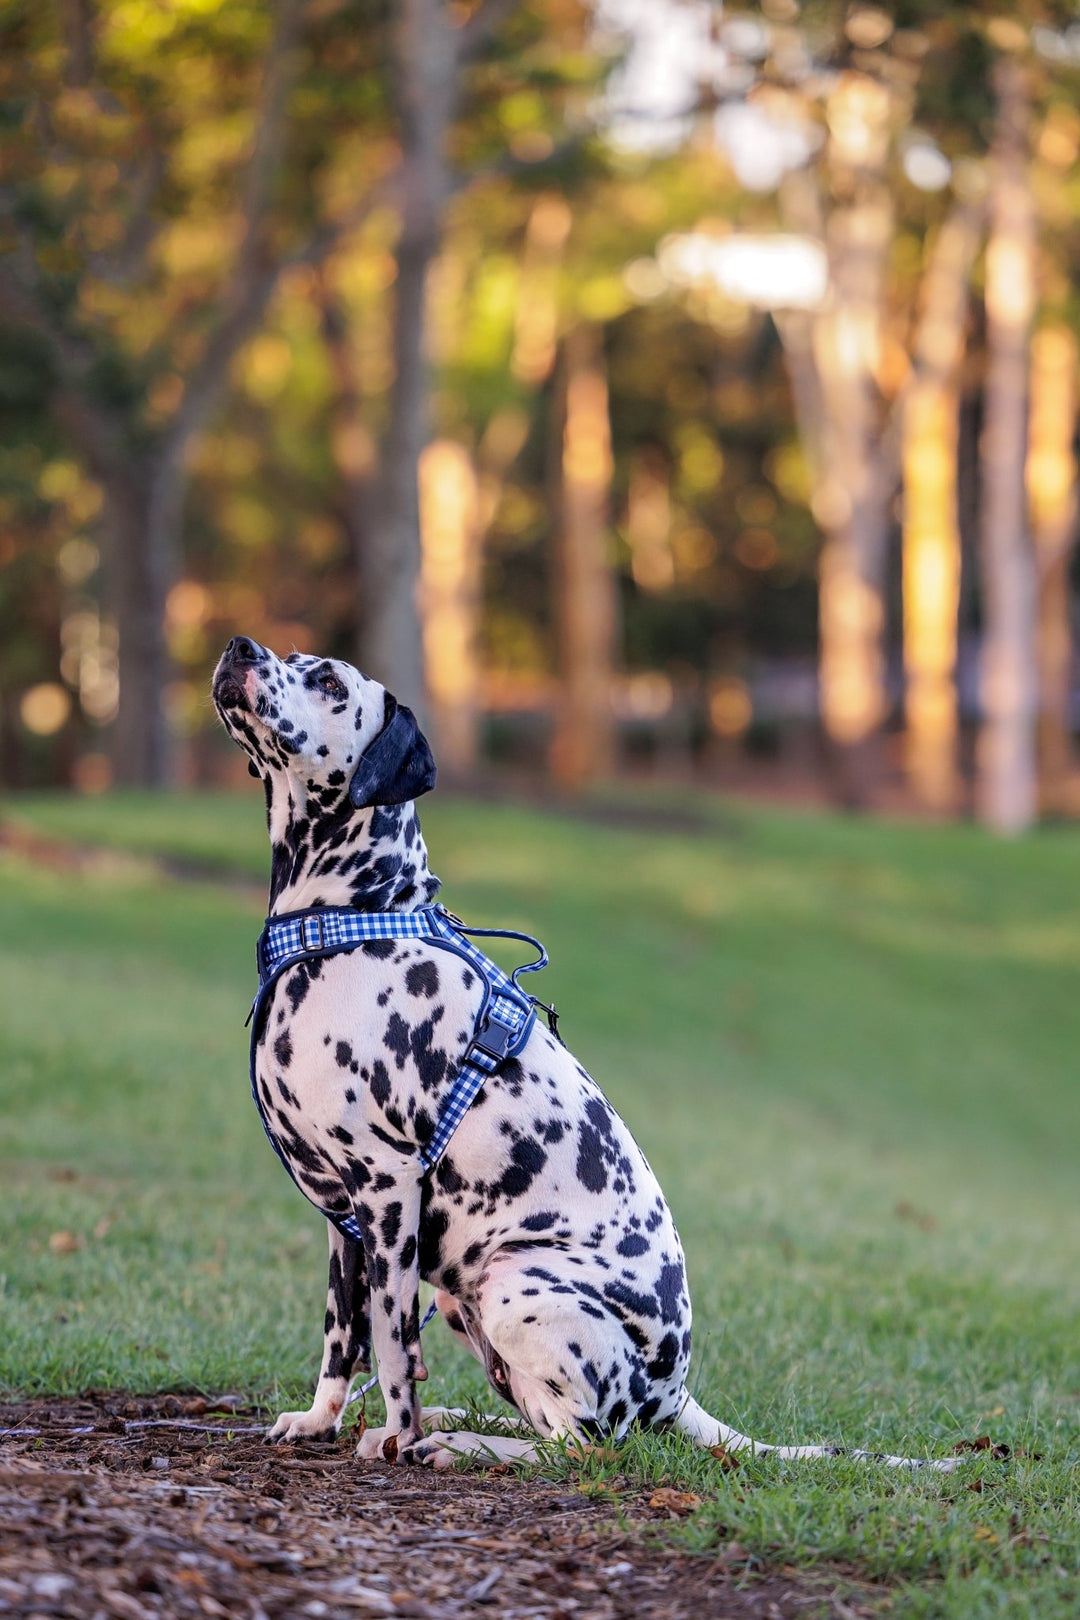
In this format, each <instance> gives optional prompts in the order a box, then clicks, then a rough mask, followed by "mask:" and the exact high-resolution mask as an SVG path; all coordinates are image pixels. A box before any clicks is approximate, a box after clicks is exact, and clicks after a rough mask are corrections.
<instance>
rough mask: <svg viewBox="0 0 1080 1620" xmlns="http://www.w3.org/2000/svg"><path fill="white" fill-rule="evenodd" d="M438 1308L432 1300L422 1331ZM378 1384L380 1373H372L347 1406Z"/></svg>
mask: <svg viewBox="0 0 1080 1620" xmlns="http://www.w3.org/2000/svg"><path fill="white" fill-rule="evenodd" d="M438 1309H439V1307H438V1306H437V1305H436V1303H435V1301H434V1300H432V1302H431V1304H430V1305H429V1306H428V1308H427V1310H426V1311H425V1312H424V1320H423V1321H422V1322H421V1324H420V1331H421V1333H423V1331H424V1329H425V1328H426V1327H427V1325H428V1323H429V1322H430V1321H431V1320H432V1318H433V1317H434V1316H436V1315H437V1314H438ZM378 1384H379V1375H378V1373H377V1372H375V1373H372V1375H371V1377H370V1378H369V1379H368V1381H367V1383H366V1384H361V1385H360V1388H359V1389H354V1390H353V1392H352V1394H351V1395H350V1396H349V1398H348V1400H347V1401H346V1402H345V1405H346V1406H351V1405H352V1404H353V1402H354V1401H362V1400H364V1399H365V1398H366V1397H367V1396H368V1395H370V1394H371V1391H372V1390H373V1389H377V1388H378ZM361 1416H363V1408H361Z"/></svg>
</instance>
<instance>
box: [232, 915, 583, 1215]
mask: <svg viewBox="0 0 1080 1620" xmlns="http://www.w3.org/2000/svg"><path fill="white" fill-rule="evenodd" d="M469 934H476V935H480V936H483V937H485V938H494V939H519V940H522V941H524V942H525V943H527V944H529V945H532V946H534V947H535V949H536V951H537V957H536V960H535V961H534V962H526V963H524V964H523V965H522V966H521V967H519V968H515V970H514V972H513V973H512V974H509V975H508V974H506V973H504V972H503V970H502V968H501V967H499V966H498V964H497V963H496V962H493V961H492V960H491V959H490V957H487V956H485V955H484V953H483V952H482V951H480V950H477V948H476V946H475V945H473V944H472V943H471V941H470V940H469V939H468V938H467V937H466V936H467V935H469ZM380 939H390V940H397V939H401V940H422V941H424V942H425V943H427V944H428V945H434V946H435V947H436V948H437V949H439V950H444V951H449V952H450V953H451V954H452V955H454V956H457V957H459V958H460V959H461V960H462V961H463V962H465V963H467V964H468V966H469V967H470V968H471V969H472V970H473V972H474V973H475V974H476V975H477V977H478V978H479V980H480V982H481V984H482V985H483V990H484V994H483V998H482V1000H481V1003H480V1010H479V1012H478V1013H477V1016H476V1023H475V1026H474V1029H473V1037H472V1040H471V1041H470V1042H469V1045H468V1046H467V1047H466V1049H465V1055H464V1056H463V1058H462V1060H461V1064H460V1066H459V1068H458V1072H457V1075H456V1076H455V1078H454V1081H453V1084H452V1085H451V1087H450V1090H449V1092H448V1093H447V1096H446V1099H445V1101H444V1103H443V1106H442V1111H441V1113H440V1115H439V1118H438V1119H437V1121H436V1123H435V1129H434V1131H433V1132H432V1134H431V1136H430V1138H429V1139H428V1141H427V1142H425V1143H424V1144H423V1145H422V1146H420V1147H419V1148H418V1149H417V1152H418V1155H419V1158H420V1161H421V1163H422V1164H423V1167H424V1174H425V1175H428V1174H430V1172H431V1171H433V1170H434V1169H435V1167H436V1165H437V1164H438V1163H439V1160H440V1159H441V1158H442V1156H443V1154H444V1153H445V1152H446V1150H447V1148H448V1147H449V1145H450V1142H451V1139H452V1138H453V1135H454V1132H455V1131H456V1130H457V1128H458V1126H459V1125H460V1124H461V1121H462V1120H463V1119H464V1118H465V1115H466V1114H467V1113H468V1111H469V1109H470V1108H471V1107H472V1104H473V1102H474V1101H475V1099H476V1096H477V1094H478V1092H479V1091H480V1090H481V1088H482V1087H483V1084H484V1082H485V1080H487V1079H488V1077H489V1076H490V1075H493V1074H496V1073H497V1072H498V1071H499V1069H501V1068H502V1066H503V1064H504V1063H505V1062H506V1061H507V1059H508V1058H512V1057H515V1056H516V1055H517V1053H518V1052H520V1051H521V1049H522V1047H523V1046H524V1045H525V1042H526V1041H527V1040H528V1038H529V1036H530V1035H531V1033H532V1028H533V1025H534V1024H535V1022H536V1009H537V1007H543V1008H544V1011H545V1012H546V1013H547V1014H548V1018H549V1022H550V1024H551V1030H552V1033H553V1034H554V1035H556V1036H558V1028H557V1014H556V1012H555V1009H554V1008H553V1007H548V1006H547V1005H546V1003H544V1002H542V1001H540V1000H539V998H538V997H536V996H530V995H529V994H528V992H527V991H525V990H522V988H521V986H520V985H519V984H518V977H519V975H521V974H522V973H538V972H539V971H540V969H541V968H545V967H547V964H548V955H547V952H546V951H545V949H544V947H543V946H542V945H541V943H540V941H539V940H538V939H534V938H533V937H532V935H531V934H520V933H517V932H515V931H514V930H513V929H508V928H467V927H466V925H465V924H464V923H463V922H462V921H461V918H460V917H455V916H454V914H453V912H452V911H447V909H446V907H445V906H440V905H434V906H424V907H422V908H421V909H420V910H418V911H357V910H354V909H353V908H352V907H348V906H341V907H330V906H326V907H323V906H319V907H313V908H312V909H310V910H307V911H290V912H285V913H284V914H283V915H281V916H279V917H268V918H267V919H266V923H265V925H264V927H263V931H262V933H261V934H260V935H259V939H258V943H257V944H256V946H255V960H256V963H257V965H258V970H259V989H258V993H257V994H256V997H255V1000H254V1002H253V1003H252V1007H251V1012H250V1014H249V1015H248V1022H249V1023H250V1024H251V1063H250V1068H251V1095H252V1097H253V1098H254V1100H255V1106H256V1108H257V1109H258V1110H259V1118H260V1119H261V1120H262V1123H263V1130H264V1131H265V1132H266V1135H267V1137H268V1139H269V1142H270V1145H271V1147H272V1148H273V1149H274V1152H275V1153H276V1154H277V1156H278V1158H279V1159H280V1160H281V1162H282V1164H283V1165H284V1166H285V1168H286V1170H288V1172H289V1175H290V1176H292V1179H293V1180H294V1181H296V1177H295V1175H293V1171H292V1168H291V1166H290V1165H289V1162H288V1160H287V1159H286V1157H285V1154H284V1152H283V1151H282V1148H281V1146H280V1145H279V1143H278V1141H277V1138H276V1137H275V1136H274V1133H273V1131H272V1130H271V1129H270V1122H269V1119H268V1118H267V1113H266V1108H265V1106H264V1104H263V1100H262V1098H261V1097H260V1096H259V1088H258V1084H257V1082H256V1078H255V1054H256V1049H257V1047H258V1043H259V1037H260V1035H261V1034H262V1030H263V1026H264V1024H265V1022H266V1015H267V1011H268V1009H269V1002H270V992H271V990H272V989H273V987H274V985H275V984H276V983H277V981H278V979H280V978H281V976H282V974H283V973H287V972H288V971H289V969H290V968H293V967H296V965H297V964H298V963H300V962H313V961H317V960H319V959H320V958H322V957H324V956H336V955H337V954H338V953H339V952H340V951H353V950H356V948H357V947H358V946H360V945H364V944H366V943H367V942H368V941H370V940H380ZM297 1186H300V1183H299V1182H297ZM300 1191H301V1192H303V1193H304V1197H305V1198H307V1199H308V1201H309V1203H314V1202H315V1200H314V1199H313V1198H311V1195H310V1194H309V1193H308V1192H307V1191H306V1190H305V1189H304V1188H303V1187H300ZM316 1208H320V1209H321V1206H319V1205H316ZM321 1213H322V1214H323V1215H325V1216H326V1219H327V1220H328V1221H332V1222H333V1224H334V1225H335V1226H336V1227H337V1229H338V1231H339V1232H341V1233H342V1234H343V1235H344V1236H345V1237H347V1238H349V1239H350V1240H351V1241H352V1242H354V1243H360V1242H362V1241H363V1234H362V1233H361V1230H360V1227H359V1224H358V1222H357V1221H356V1218H355V1217H354V1216H352V1215H339V1214H336V1213H335V1212H333V1211H331V1210H326V1209H322V1210H321Z"/></svg>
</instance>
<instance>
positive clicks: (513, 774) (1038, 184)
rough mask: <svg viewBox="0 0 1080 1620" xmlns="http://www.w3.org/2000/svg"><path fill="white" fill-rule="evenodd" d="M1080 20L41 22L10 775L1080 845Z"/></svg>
mask: <svg viewBox="0 0 1080 1620" xmlns="http://www.w3.org/2000/svg"><path fill="white" fill-rule="evenodd" d="M1073 19H1074V10H1073V7H1072V6H1071V5H1054V4H1038V3H1030V4H1029V3H1021V4H1019V5H1015V6H1013V7H1011V8H1009V9H1008V10H1003V9H998V8H996V7H994V6H982V5H948V4H946V5H941V4H934V5H930V4H928V3H924V0H910V3H905V4H898V5H894V6H877V5H865V4H860V3H855V4H839V5H837V4H834V3H829V4H816V3H807V4H803V5H800V4H798V3H797V0H767V3H765V4H763V5H761V6H760V7H742V8H740V7H736V6H727V5H725V6H721V5H719V4H713V3H709V0H592V3H591V4H586V3H581V0H277V3H276V4H275V3H272V0H49V3H43V0H7V4H6V5H5V6H4V8H3V13H2V17H0V84H2V105H0V238H2V241H0V246H2V250H3V251H2V257H0V781H2V783H3V785H4V786H5V787H7V788H46V787H60V786H74V787H76V788H78V789H80V790H81V791H82V792H84V793H95V792H101V791H104V790H106V789H107V788H109V787H111V786H154V785H159V784H160V785H164V784H168V783H171V784H178V785H182V786H189V787H197V786H211V785H226V784H228V783H229V782H230V781H232V780H234V779H236V778H237V773H242V771H243V760H242V758H240V756H239V755H238V754H237V753H236V751H235V750H233V749H231V748H230V746H229V745H228V743H227V741H226V739H225V738H224V737H223V735H221V734H220V730H219V728H218V726H217V723H216V720H215V717H214V714H213V711H212V708H211V706H210V703H209V699H208V686H209V677H210V672H211V670H212V668H213V665H214V662H215V660H216V657H217V654H218V652H219V650H220V648H221V646H222V645H223V643H224V642H225V641H226V640H227V638H228V637H229V636H230V635H232V634H233V633H234V632H238V631H240V632H243V633H245V634H248V635H252V636H255V637H257V638H259V639H260V640H262V641H264V642H267V643H269V644H270V645H272V646H273V647H275V648H276V649H277V650H279V651H281V652H285V651H287V650H289V649H290V648H291V647H297V648H299V649H301V650H306V651H318V652H321V653H329V654H335V655H338V656H342V657H347V658H349V659H351V660H353V661H355V662H358V663H359V664H360V665H361V666H362V667H364V668H365V669H366V670H368V671H369V672H370V673H372V674H374V675H376V676H378V677H379V678H380V679H382V680H383V681H385V682H386V683H387V684H388V685H389V686H390V687H391V688H392V689H393V690H394V691H396V692H397V694H398V695H399V696H400V697H401V698H403V699H404V700H405V701H407V702H409V703H411V704H413V705H414V706H415V707H416V708H417V710H418V711H419V712H421V713H422V714H423V716H424V718H425V722H426V724H427V725H428V727H429V729H430V731H431V733H432V735H433V739H434V742H435V746H436V751H437V754H438V757H439V759H440V762H441V768H442V771H443V775H444V779H448V780H450V781H454V780H457V781H462V782H463V781H469V782H472V783H476V782H483V781H485V780H488V781H491V782H493V783H498V782H499V781H501V780H503V779H509V780H512V781H514V782H516V783H517V784H518V785H523V786H528V785H529V784H530V783H531V784H532V785H534V786H536V785H537V784H539V783H540V782H542V781H552V780H554V781H555V782H557V783H558V784H559V785H560V787H561V788H562V789H563V790H564V791H568V792H576V791H581V790H583V789H586V788H588V787H589V786H590V784H592V783H594V782H598V781H599V782H603V781H611V780H612V779H614V778H617V777H621V778H633V779H637V780H646V781H656V782H661V783H667V782H676V783H679V782H687V783H690V782H692V783H697V784H701V785H705V786H709V785H716V786H719V787H722V788H724V789H727V790H739V791H750V792H753V793H757V794H760V795H765V796H772V797H777V798H783V799H789V800H804V799H825V798H828V799H831V800H833V801H836V802H839V803H842V804H844V805H847V806H850V807H866V808H888V809H897V808H899V809H904V810H922V811H925V812H927V813H932V814H934V815H938V816H971V815H975V816H978V817H979V818H980V819H982V820H983V821H985V822H986V823H987V824H989V825H990V826H991V827H993V828H995V829H997V830H999V831H1002V832H1017V831H1020V830H1022V829H1023V828H1025V827H1027V826H1028V825H1029V824H1030V823H1032V821H1034V820H1035V819H1036V818H1037V817H1038V816H1040V815H1041V816H1067V815H1072V814H1075V813H1076V812H1077V811H1078V810H1080V777H1078V775H1077V770H1076V764H1075V758H1074V731H1075V729H1076V726H1077V724H1078V723H1080V705H1078V690H1077V669H1076V657H1075V652H1074V642H1075V636H1074V621H1075V619H1076V583H1077V582H1076V568H1075V566H1074V557H1075V547H1074V542H1075V538H1076V521H1077V514H1076V437H1077V405H1078V394H1077V380H1078V356H1077V334H1078V330H1080V305H1078V302H1077V299H1076V296H1075V291H1074V281H1075V274H1076V268H1077V263H1078V257H1080V232H1078V229H1077V215H1078V211H1080V168H1078V153H1080V113H1078V112H1077V110H1076V103H1077V92H1078V90H1080V24H1078V23H1077V22H1075V20H1073Z"/></svg>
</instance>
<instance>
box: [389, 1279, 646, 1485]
mask: <svg viewBox="0 0 1080 1620" xmlns="http://www.w3.org/2000/svg"><path fill="white" fill-rule="evenodd" d="M562 1268H563V1257H562V1256H561V1255H560V1254H557V1253H556V1254H551V1255H549V1254H545V1255H544V1256H543V1262H542V1264H540V1263H538V1259H537V1255H536V1252H535V1251H528V1252H526V1253H524V1254H523V1253H521V1252H518V1251H505V1252H503V1253H501V1254H498V1255H496V1256H495V1257H494V1259H493V1260H492V1261H491V1263H490V1264H489V1266H488V1268H487V1271H486V1273H485V1276H484V1278H483V1280H482V1282H481V1284H480V1288H479V1290H478V1295H477V1299H476V1302H475V1307H473V1308H472V1309H471V1310H470V1311H469V1312H467V1313H466V1320H467V1322H468V1323H469V1324H470V1325H471V1326H472V1332H473V1336H474V1338H480V1339H481V1340H482V1343H483V1346H484V1352H483V1359H484V1363H485V1366H486V1368H487V1373H488V1378H489V1380H490V1382H491V1384H492V1386H493V1388H494V1389H496V1390H497V1391H498V1392H499V1394H500V1395H502V1396H503V1397H504V1399H506V1400H508V1401H510V1403H511V1404H512V1405H513V1406H514V1407H516V1408H517V1410H518V1412H520V1413H521V1415H522V1417H523V1418H524V1419H525V1420H526V1422H527V1423H528V1424H529V1426H530V1427H531V1428H532V1429H533V1430H535V1432H536V1435H537V1439H536V1440H533V1439H527V1438H520V1439H519V1438H517V1437H516V1436H507V1437H503V1436H497V1435H482V1434H476V1433H472V1432H462V1431H458V1432H456V1433H455V1432H446V1431H440V1432H437V1433H435V1434H429V1435H427V1436H425V1438H424V1439H422V1440H420V1441H417V1442H415V1443H414V1444H413V1445H411V1446H409V1447H408V1448H407V1450H406V1451H405V1452H404V1453H403V1457H404V1459H405V1460H406V1461H409V1462H423V1463H427V1464H428V1465H429V1466H431V1467H435V1468H448V1467H451V1466H452V1465H453V1464H454V1463H455V1462H457V1461H459V1460H463V1459H468V1460H469V1461H471V1462H474V1463H478V1464H479V1465H480V1466H495V1465H498V1464H500V1463H504V1462H524V1463H530V1462H537V1461H539V1460H540V1457H541V1450H540V1446H539V1442H540V1441H543V1440H554V1441H562V1440H565V1441H571V1442H574V1443H575V1444H576V1445H578V1446H579V1447H580V1446H584V1445H586V1444H588V1442H589V1441H590V1440H593V1439H595V1438H597V1437H598V1436H600V1435H605V1434H608V1433H612V1432H614V1431H616V1430H617V1429H619V1428H620V1427H624V1426H625V1424H626V1423H627V1422H629V1421H630V1418H631V1416H632V1415H633V1413H632V1410H631V1408H632V1405H633V1402H632V1398H631V1397H630V1395H629V1384H630V1381H631V1379H632V1376H633V1374H632V1363H633V1361H634V1354H635V1352H634V1347H633V1345H632V1344H631V1342H630V1340H629V1339H628V1338H626V1336H625V1335H624V1333H623V1332H622V1329H621V1327H620V1325H619V1323H618V1322H617V1321H616V1319H615V1318H614V1317H613V1316H610V1315H609V1314H608V1313H606V1312H601V1311H599V1310H598V1309H597V1308H596V1306H595V1305H594V1304H593V1302H592V1297H591V1296H592V1295H595V1292H596V1291H595V1289H593V1288H591V1286H590V1285H589V1280H588V1276H587V1273H585V1272H584V1270H582V1269H580V1268H571V1267H566V1268H565V1280H564V1277H563V1274H562ZM571 1279H572V1281H571ZM583 1283H584V1284H585V1285H586V1286H587V1287H588V1293H586V1292H584V1291H583V1290H582V1289H581V1288H580V1285H581V1284H583ZM475 1318H478V1319H479V1328H478V1329H477V1327H476V1326H475V1325H474V1323H475ZM475 1353H479V1352H475Z"/></svg>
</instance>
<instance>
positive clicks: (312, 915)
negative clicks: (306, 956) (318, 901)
mask: <svg viewBox="0 0 1080 1620" xmlns="http://www.w3.org/2000/svg"><path fill="white" fill-rule="evenodd" d="M308 923H314V924H315V927H316V929H317V930H318V936H319V937H318V941H317V943H316V944H314V945H313V944H312V942H311V941H310V940H309V939H308ZM300 943H301V945H302V946H303V947H304V949H305V951H321V950H323V949H325V946H326V940H325V938H324V936H323V920H322V912H321V911H311V912H309V913H308V915H307V916H306V917H302V918H301V919H300Z"/></svg>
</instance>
